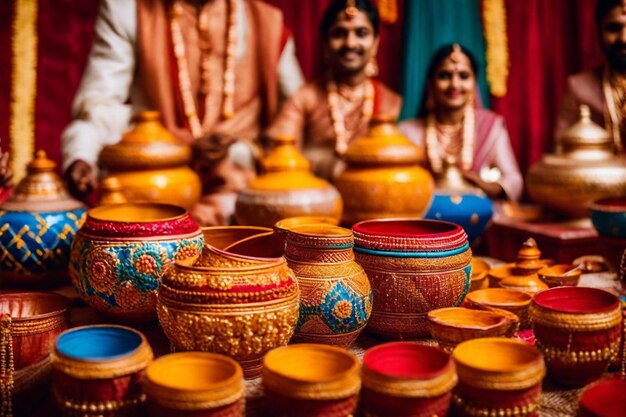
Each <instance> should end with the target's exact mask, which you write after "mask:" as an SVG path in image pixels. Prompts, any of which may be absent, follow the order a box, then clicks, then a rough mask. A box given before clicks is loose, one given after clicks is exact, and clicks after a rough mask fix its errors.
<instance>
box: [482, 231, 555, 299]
mask: <svg viewBox="0 0 626 417" xmlns="http://www.w3.org/2000/svg"><path fill="white" fill-rule="evenodd" d="M548 262H550V261H548V260H543V259H541V251H540V250H539V248H538V247H537V242H535V239H533V238H530V239H528V240H527V241H525V242H524V244H523V245H522V248H521V249H520V250H519V252H518V253H517V260H516V262H515V263H511V264H506V265H503V266H500V267H497V268H493V269H491V270H490V271H489V273H488V276H489V286H490V287H496V288H507V289H510V290H518V291H523V292H526V293H529V294H534V293H536V292H539V291H543V290H547V289H548V286H547V285H546V284H545V283H544V282H543V281H542V280H541V279H540V278H539V275H537V272H538V271H539V270H540V269H541V268H543V267H545V266H546V265H547V263H548Z"/></svg>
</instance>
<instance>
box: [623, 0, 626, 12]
mask: <svg viewBox="0 0 626 417" xmlns="http://www.w3.org/2000/svg"><path fill="white" fill-rule="evenodd" d="M622 14H626V0H622Z"/></svg>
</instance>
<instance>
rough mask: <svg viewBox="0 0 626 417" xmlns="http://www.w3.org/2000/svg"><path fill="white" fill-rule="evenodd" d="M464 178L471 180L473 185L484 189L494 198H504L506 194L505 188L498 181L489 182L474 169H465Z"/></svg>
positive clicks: (488, 195)
mask: <svg viewBox="0 0 626 417" xmlns="http://www.w3.org/2000/svg"><path fill="white" fill-rule="evenodd" d="M463 178H465V179H466V180H467V181H469V182H470V183H471V184H472V185H474V186H476V187H478V188H480V189H481V190H483V192H484V193H485V194H487V197H489V198H491V199H492V200H495V199H498V198H503V197H505V196H506V194H505V192H504V189H503V188H502V186H501V185H500V184H498V183H497V182H487V181H484V180H483V179H482V178H480V175H479V174H477V173H475V172H474V171H463Z"/></svg>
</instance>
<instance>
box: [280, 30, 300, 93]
mask: <svg viewBox="0 0 626 417" xmlns="http://www.w3.org/2000/svg"><path fill="white" fill-rule="evenodd" d="M303 84H304V76H303V75H302V70H301V69H300V64H299V63H298V58H297V57H296V44H295V42H294V41H293V38H292V37H290V38H289V39H288V40H287V43H286V44H285V47H284V48H283V51H282V53H281V54H280V58H279V60H278V88H279V91H280V96H281V98H283V99H285V98H289V97H291V96H292V95H293V94H294V93H295V92H296V91H298V89H300V87H302V85H303Z"/></svg>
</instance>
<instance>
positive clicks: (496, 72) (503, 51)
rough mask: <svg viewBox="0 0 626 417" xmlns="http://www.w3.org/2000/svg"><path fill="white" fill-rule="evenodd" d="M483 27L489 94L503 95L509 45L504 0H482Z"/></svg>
mask: <svg viewBox="0 0 626 417" xmlns="http://www.w3.org/2000/svg"><path fill="white" fill-rule="evenodd" d="M483 27H484V31H485V40H486V43H487V53H486V55H487V81H488V82H489V88H490V90H491V94H492V95H494V96H496V97H503V96H505V95H506V91H507V79H508V77H509V47H508V39H507V34H506V9H505V5H504V0H483Z"/></svg>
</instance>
